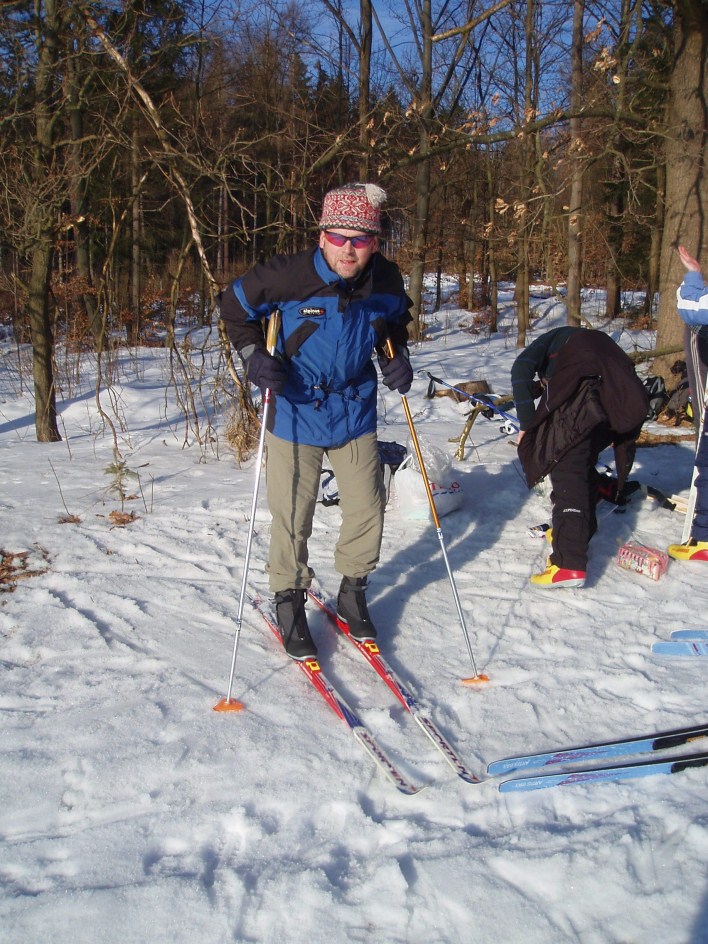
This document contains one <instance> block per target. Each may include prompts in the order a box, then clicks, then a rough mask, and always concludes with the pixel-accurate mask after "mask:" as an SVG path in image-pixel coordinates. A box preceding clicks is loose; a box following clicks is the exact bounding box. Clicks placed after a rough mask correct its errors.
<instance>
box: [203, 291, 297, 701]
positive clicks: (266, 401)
mask: <svg viewBox="0 0 708 944" xmlns="http://www.w3.org/2000/svg"><path fill="white" fill-rule="evenodd" d="M280 321H281V313H280V309H278V308H276V309H275V310H274V311H273V312H272V313H271V316H270V319H269V321H268V331H267V334H266V347H267V348H268V353H269V354H275V351H276V348H277V344H278V333H279V331H280ZM272 398H273V394H272V391H271V390H270V388H267V389H266V391H265V394H264V395H263V417H262V419H261V433H260V438H259V440H258V455H257V457H256V481H255V483H254V486H253V499H252V501H251V520H250V522H249V525H248V538H247V540H246V554H245V557H244V562H243V578H242V580H241V596H240V598H239V601H238V613H237V615H236V631H235V633H234V648H233V653H232V655H231V673H230V675H229V687H228V691H227V693H226V698H222V699H221V701H219V702H217V703H216V704H215V705H214V711H241V710H242V709H243V705H242V704H241V702H240V701H236V700H235V699H234V698H232V697H231V689H232V687H233V683H234V672H235V670H236V653H237V652H238V641H239V637H240V635H241V623H242V621H243V606H244V601H245V599H246V582H247V579H248V565H249V561H250V559H251V544H252V542H253V529H254V526H255V523H256V506H257V504H258V487H259V485H260V482H261V465H262V464H263V451H264V449H265V434H266V425H267V420H268V411H269V407H270V403H271V400H272Z"/></svg>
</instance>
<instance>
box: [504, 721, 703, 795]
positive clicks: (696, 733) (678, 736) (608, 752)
mask: <svg viewBox="0 0 708 944" xmlns="http://www.w3.org/2000/svg"><path fill="white" fill-rule="evenodd" d="M704 737H708V724H696V725H689V726H686V727H683V728H673V729H672V730H670V731H658V732H656V733H654V734H648V735H642V736H639V737H631V738H621V739H619V740H616V741H598V742H597V743H591V744H579V745H577V746H575V747H566V748H562V749H560V750H556V751H547V752H544V753H538V754H521V755H518V756H516V757H504V758H502V759H501V760H496V761H493V762H492V763H491V764H489V765H488V766H487V773H488V774H490V775H492V776H497V775H498V774H506V773H513V772H515V771H519V770H538V769H541V768H544V767H553V766H558V765H560V764H583V763H585V764H587V763H589V762H592V761H595V760H605V759H608V758H612V757H628V756H630V755H632V754H650V753H653V752H654V751H665V750H668V749H669V748H672V747H680V746H681V745H682V744H690V743H692V742H693V741H697V740H699V739H700V738H704ZM574 773H576V774H581V773H593V770H589V771H583V770H576V771H574ZM550 785H551V784H549V786H550Z"/></svg>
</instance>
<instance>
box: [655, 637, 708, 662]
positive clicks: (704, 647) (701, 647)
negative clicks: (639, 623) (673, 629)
mask: <svg viewBox="0 0 708 944" xmlns="http://www.w3.org/2000/svg"><path fill="white" fill-rule="evenodd" d="M651 651H652V652H653V654H654V655H655V656H675V657H676V658H682V659H695V658H698V659H705V658H707V657H708V642H701V640H699V639H672V640H667V641H666V642H655V643H653V644H652V647H651Z"/></svg>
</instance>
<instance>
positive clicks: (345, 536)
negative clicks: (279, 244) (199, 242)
mask: <svg viewBox="0 0 708 944" xmlns="http://www.w3.org/2000/svg"><path fill="white" fill-rule="evenodd" d="M385 199H386V194H385V192H384V191H383V190H382V189H381V188H380V187H378V186H376V185H375V184H347V185H345V186H343V187H339V188H337V189H335V190H331V191H330V192H329V193H327V194H326V196H325V199H324V203H323V208H322V215H321V218H320V221H319V230H320V235H319V241H318V245H317V247H316V248H314V249H311V250H307V251H305V252H300V253H295V254H292V255H280V256H275V257H273V258H272V259H270V260H269V261H267V262H265V263H263V264H259V265H256V266H254V267H253V268H252V269H251V270H250V271H249V272H247V273H246V274H245V275H244V276H243V277H242V278H240V279H236V281H235V282H233V283H232V284H231V285H230V286H229V287H228V288H227V289H226V290H225V291H224V293H223V295H222V300H221V316H222V319H223V321H224V324H225V326H226V330H227V333H228V336H229V338H230V340H231V342H232V344H233V345H234V347H235V348H236V350H237V351H238V353H239V355H240V357H241V359H242V361H243V364H244V366H245V369H246V373H247V376H248V379H249V380H250V381H251V383H253V384H255V385H256V386H258V387H260V388H261V389H262V390H266V389H270V390H271V391H272V392H273V393H274V394H275V399H274V409H272V410H271V411H270V414H269V417H268V431H267V434H266V446H267V459H266V477H267V496H268V507H269V510H270V513H271V516H272V526H271V539H270V548H269V554H268V579H269V585H270V589H271V591H272V592H273V593H274V594H275V603H276V612H277V617H278V626H279V629H280V633H281V636H282V639H283V644H284V646H285V650H286V652H287V653H288V655H290V656H291V657H292V658H294V659H306V658H310V657H313V656H315V655H316V654H317V649H316V647H315V644H314V642H313V640H312V637H311V635H310V630H309V627H308V624H307V617H306V615H305V600H306V596H307V588H308V587H309V586H310V583H311V581H312V579H313V577H314V571H313V570H312V568H311V567H310V566H309V559H308V540H309V537H310V535H311V533H312V522H313V517H314V512H315V505H316V502H317V493H318V485H319V482H320V475H321V471H322V463H323V459H324V456H325V455H327V457H328V459H329V462H330V464H331V466H332V470H333V472H334V474H335V476H336V480H337V486H338V489H339V500H340V508H341V512H342V524H341V528H340V532H339V537H338V540H337V543H336V545H335V548H334V565H335V567H336V569H337V570H338V571H339V573H340V574H342V582H341V586H340V590H339V596H338V600H337V612H338V615H339V616H340V618H341V619H342V620H343V621H344V622H345V623H347V624H348V627H349V632H350V633H351V635H352V636H354V637H355V638H357V639H360V640H361V639H373V638H375V636H376V629H375V628H374V625H373V623H372V621H371V618H370V616H369V613H368V610H367V605H366V596H365V591H366V586H367V576H368V574H370V573H371V571H373V570H374V568H375V567H376V564H377V563H378V559H379V552H380V549H381V538H382V533H383V518H384V505H385V496H384V490H383V482H382V477H381V468H380V463H379V458H378V448H377V435H376V425H377V424H376V420H377V411H376V403H377V383H378V379H377V374H376V368H375V367H374V364H373V362H372V355H373V354H374V352H377V353H378V362H379V366H380V368H381V372H382V375H383V382H384V384H385V385H386V386H387V387H389V388H390V389H391V390H397V391H399V392H400V393H402V394H403V393H407V392H408V390H409V389H410V386H411V382H412V380H413V371H412V368H411V366H410V361H409V356H408V348H407V342H408V330H407V325H408V323H409V322H410V321H411V316H410V314H409V308H410V305H411V301H410V299H409V298H408V296H407V295H406V292H405V289H404V286H403V279H402V277H401V273H400V271H399V269H398V267H397V266H396V265H395V264H394V263H392V262H390V261H389V260H387V259H386V258H385V257H384V256H383V255H382V254H381V253H380V252H379V242H378V237H379V235H380V234H381V207H382V205H383V203H384V201H385ZM276 308H277V309H279V310H280V312H281V315H282V329H281V332H280V335H279V337H278V345H277V352H276V354H275V356H272V355H271V354H270V353H269V352H268V351H267V349H266V344H265V334H264V327H263V323H264V321H267V320H268V319H269V318H270V316H271V313H272V312H273V311H274V310H275V309H276ZM388 338H390V339H391V341H392V343H393V346H394V352H395V353H394V356H393V357H392V358H391V359H389V358H388V357H387V356H386V355H385V354H384V345H385V343H386V340H387V339H388Z"/></svg>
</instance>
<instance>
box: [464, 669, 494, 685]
mask: <svg viewBox="0 0 708 944" xmlns="http://www.w3.org/2000/svg"><path fill="white" fill-rule="evenodd" d="M488 681H489V676H488V675H485V674H484V673H483V672H481V673H478V674H477V675H472V676H470V677H469V678H463V679H462V684H463V685H483V684H484V683H485V682H488Z"/></svg>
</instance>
